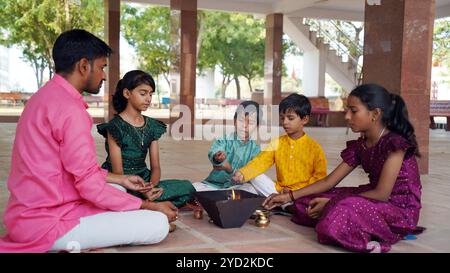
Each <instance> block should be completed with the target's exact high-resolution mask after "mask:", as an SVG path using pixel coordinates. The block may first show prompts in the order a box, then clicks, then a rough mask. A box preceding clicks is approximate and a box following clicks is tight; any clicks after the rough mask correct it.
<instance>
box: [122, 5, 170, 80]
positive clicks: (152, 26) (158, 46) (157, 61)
mask: <svg viewBox="0 0 450 273" xmlns="http://www.w3.org/2000/svg"><path fill="white" fill-rule="evenodd" d="M121 24H122V33H123V34H124V37H125V39H126V40H127V41H128V43H129V44H130V45H132V46H133V47H134V48H135V49H136V53H137V56H138V61H139V68H140V69H142V70H145V71H147V72H149V73H150V74H152V75H154V76H155V77H157V76H158V75H162V76H163V77H164V79H165V80H166V81H167V84H170V80H169V71H170V67H171V66H170V54H171V53H170V10H169V9H168V8H165V7H153V6H152V7H148V8H145V9H142V8H136V7H132V6H130V5H123V6H122V18H121Z"/></svg>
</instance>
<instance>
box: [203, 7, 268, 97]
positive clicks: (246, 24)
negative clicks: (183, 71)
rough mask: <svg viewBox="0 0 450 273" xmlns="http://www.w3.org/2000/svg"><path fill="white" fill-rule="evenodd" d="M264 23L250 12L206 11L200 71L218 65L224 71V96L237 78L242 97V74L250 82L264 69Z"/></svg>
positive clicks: (238, 91)
mask: <svg viewBox="0 0 450 273" xmlns="http://www.w3.org/2000/svg"><path fill="white" fill-rule="evenodd" d="M264 31H265V30H264V25H263V22H262V21H261V20H255V19H253V17H252V16H251V15H244V14H237V13H226V12H207V13H206V16H205V19H204V31H203V32H202V33H201V34H200V35H203V37H202V47H201V50H200V53H199V60H198V67H199V69H200V70H202V69H204V68H207V67H214V66H216V65H217V66H218V67H219V68H220V70H221V72H222V75H223V80H222V86H221V97H222V98H224V97H225V91H226V89H227V87H228V85H229V84H230V83H231V82H232V81H234V82H235V84H236V90H237V97H238V99H240V97H241V95H240V93H241V92H240V90H241V88H240V82H239V76H243V77H245V78H246V79H247V81H248V84H249V87H250V89H251V90H253V88H252V86H251V81H252V79H254V78H255V77H257V76H258V75H262V74H263V72H264Z"/></svg>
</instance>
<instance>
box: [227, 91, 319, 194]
mask: <svg viewBox="0 0 450 273" xmlns="http://www.w3.org/2000/svg"><path fill="white" fill-rule="evenodd" d="M279 109H280V125H281V126H283V129H284V130H285V131H286V135H283V136H280V137H278V138H275V139H273V140H272V141H271V142H270V143H269V145H268V147H267V148H266V149H265V150H264V151H262V152H261V153H260V154H259V155H258V156H256V157H255V158H254V159H253V160H251V161H250V162H249V163H248V164H247V165H245V166H244V167H242V168H241V169H239V170H238V171H236V172H235V174H234V176H233V180H234V181H235V182H239V183H244V182H246V181H249V180H251V179H253V178H255V177H256V176H258V175H260V174H262V173H264V172H265V171H267V170H268V169H269V168H270V167H271V166H272V165H273V164H274V163H275V166H276V172H277V180H276V181H275V187H273V188H274V192H273V193H279V192H289V191H294V190H297V189H301V188H303V187H306V186H308V185H310V184H312V183H315V182H317V181H319V180H320V179H322V178H324V177H325V176H326V175H327V161H326V158H325V154H324V152H323V150H322V147H321V146H320V145H319V144H318V143H317V142H316V141H314V140H313V139H312V138H311V137H309V136H308V135H307V134H306V133H305V132H304V131H303V127H304V125H305V124H306V123H308V121H309V116H310V114H311V103H310V102H309V100H308V98H307V97H305V96H303V95H299V94H291V95H289V96H288V97H286V98H285V99H283V100H282V101H281V103H280V107H279Z"/></svg>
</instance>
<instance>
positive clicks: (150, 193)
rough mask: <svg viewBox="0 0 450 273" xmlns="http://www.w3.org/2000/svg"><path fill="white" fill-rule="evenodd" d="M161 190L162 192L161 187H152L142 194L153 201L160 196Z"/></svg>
mask: <svg viewBox="0 0 450 273" xmlns="http://www.w3.org/2000/svg"><path fill="white" fill-rule="evenodd" d="M163 192H164V189H163V188H152V189H151V190H150V191H148V192H146V193H144V195H145V196H146V197H147V199H148V200H150V201H153V200H156V199H158V198H159V197H161V195H162V194H163Z"/></svg>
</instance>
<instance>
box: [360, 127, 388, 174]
mask: <svg viewBox="0 0 450 273" xmlns="http://www.w3.org/2000/svg"><path fill="white" fill-rule="evenodd" d="M385 129H386V127H384V128H383V130H381V133H380V135H379V136H378V139H377V142H375V144H374V145H373V146H372V147H370V148H372V151H370V158H369V160H370V161H369V165H370V166H372V162H373V156H374V154H375V146H376V145H377V144H378V142H379V141H380V139H381V136H383V133H384V130H385ZM364 138H365V137H364ZM363 148H364V150H366V149H367V148H366V145H365V144H364V145H363Z"/></svg>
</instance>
